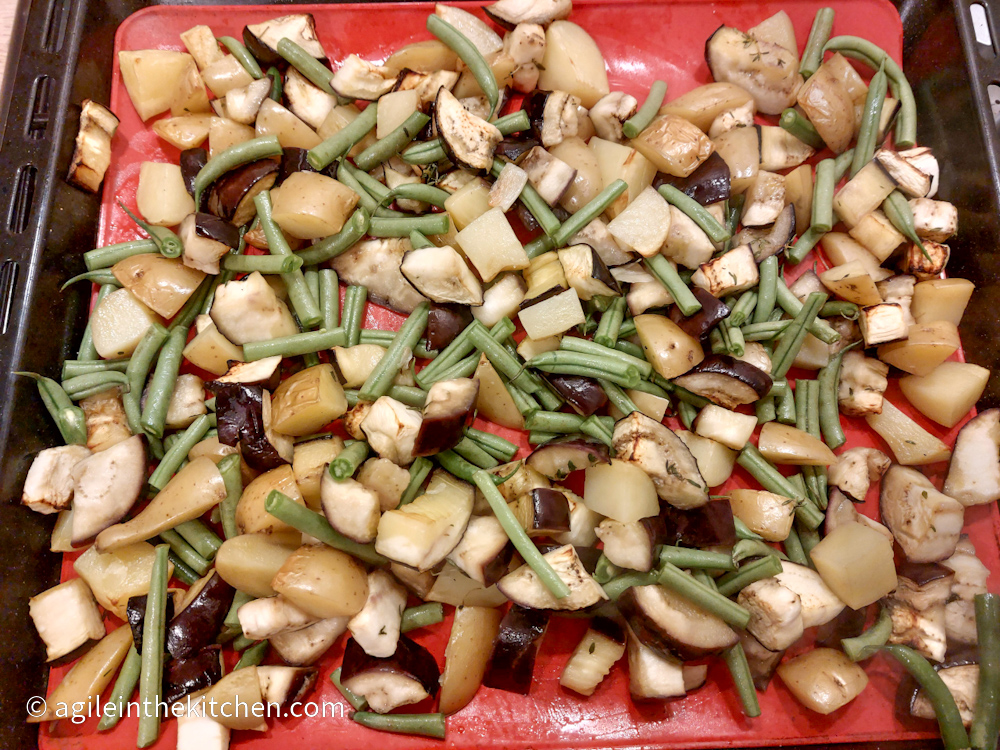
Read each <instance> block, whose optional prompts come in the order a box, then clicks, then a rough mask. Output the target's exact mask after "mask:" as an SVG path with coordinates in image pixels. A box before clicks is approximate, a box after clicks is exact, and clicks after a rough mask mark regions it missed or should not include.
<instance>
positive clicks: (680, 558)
mask: <svg viewBox="0 0 1000 750" xmlns="http://www.w3.org/2000/svg"><path fill="white" fill-rule="evenodd" d="M659 559H660V562H661V563H670V564H671V565H675V566H676V567H678V568H708V569H709V570H736V563H734V562H733V557H732V555H731V554H728V553H726V552H712V551H709V550H702V549H694V548H691V547H671V546H664V547H662V548H660V557H659Z"/></svg>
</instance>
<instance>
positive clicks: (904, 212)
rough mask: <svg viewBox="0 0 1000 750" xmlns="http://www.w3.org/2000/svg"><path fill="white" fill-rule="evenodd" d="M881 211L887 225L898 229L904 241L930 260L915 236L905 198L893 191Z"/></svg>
mask: <svg viewBox="0 0 1000 750" xmlns="http://www.w3.org/2000/svg"><path fill="white" fill-rule="evenodd" d="M882 211H883V212H884V213H885V217H886V218H887V219H888V220H889V223H890V224H892V225H893V226H894V227H895V228H896V229H898V230H899V232H900V234H902V235H903V236H904V237H906V239H908V240H909V241H910V242H912V243H913V244H914V245H916V246H917V247H919V248H920V252H922V253H923V254H924V257H925V258H927V260H930V259H931V256H930V253H928V252H927V248H925V247H924V243H923V241H922V240H921V239H920V237H919V235H917V229H916V226H915V225H914V223H913V209H911V208H910V203H909V201H907V200H906V196H904V195H903V194H902V193H901V192H899V191H898V190H893V191H892V192H891V193H889V196H888V197H887V198H886V199H885V200H884V201H883V202H882Z"/></svg>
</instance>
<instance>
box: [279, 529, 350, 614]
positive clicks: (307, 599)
mask: <svg viewBox="0 0 1000 750" xmlns="http://www.w3.org/2000/svg"><path fill="white" fill-rule="evenodd" d="M271 587H272V588H273V589H274V590H275V591H277V592H278V593H279V594H281V595H282V596H283V597H285V599H287V600H288V601H290V602H291V603H292V604H294V605H295V606H296V607H298V608H299V609H301V610H302V611H303V612H306V613H308V614H310V615H312V616H313V617H318V618H320V619H321V620H325V619H326V618H328V617H350V616H352V615H356V614H357V613H358V612H360V611H361V608H362V607H363V606H365V599H366V598H367V597H368V576H367V575H366V574H365V569H364V566H362V564H361V563H359V562H358V561H357V560H355V559H354V558H353V557H351V556H350V555H348V554H347V553H346V552H341V551H340V550H337V549H333V548H332V547H327V546H326V545H325V544H318V545H305V546H303V547H300V548H299V549H297V550H296V551H295V552H293V553H292V554H291V555H289V557H288V559H287V560H285V563H284V565H282V566H281V569H280V570H278V572H277V573H275V575H274V579H273V580H272V581H271Z"/></svg>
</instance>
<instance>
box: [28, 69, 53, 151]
mask: <svg viewBox="0 0 1000 750" xmlns="http://www.w3.org/2000/svg"><path fill="white" fill-rule="evenodd" d="M51 100H52V79H51V78H50V77H49V76H38V77H37V78H36V79H35V83H34V85H33V86H32V87H31V105H30V107H29V109H28V119H27V120H26V121H25V137H26V138H28V139H29V140H32V141H38V140H41V139H42V138H44V137H45V131H46V130H48V127H49V106H50V102H51Z"/></svg>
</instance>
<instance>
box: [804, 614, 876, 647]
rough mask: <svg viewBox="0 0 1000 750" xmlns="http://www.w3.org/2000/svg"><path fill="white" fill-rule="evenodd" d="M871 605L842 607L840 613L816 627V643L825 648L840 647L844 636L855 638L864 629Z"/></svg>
mask: <svg viewBox="0 0 1000 750" xmlns="http://www.w3.org/2000/svg"><path fill="white" fill-rule="evenodd" d="M871 609H872V607H862V608H861V609H851V608H850V607H844V608H843V609H842V610H841V612H840V614H839V615H837V616H836V617H834V618H833V619H832V620H830V622H828V623H826V624H825V625H820V626H819V627H818V628H816V645H817V646H825V647H827V648H840V642H841V641H842V640H844V639H845V638H856V637H857V636H859V635H861V634H862V633H863V632H864V630H865V621H866V620H867V619H868V612H869V610H871Z"/></svg>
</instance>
